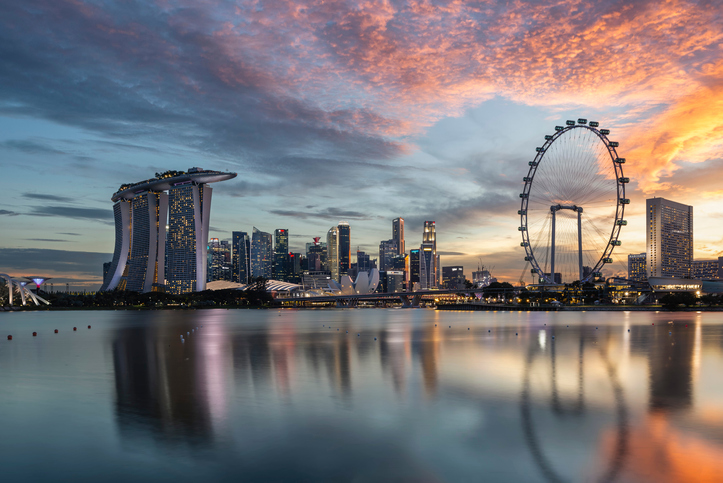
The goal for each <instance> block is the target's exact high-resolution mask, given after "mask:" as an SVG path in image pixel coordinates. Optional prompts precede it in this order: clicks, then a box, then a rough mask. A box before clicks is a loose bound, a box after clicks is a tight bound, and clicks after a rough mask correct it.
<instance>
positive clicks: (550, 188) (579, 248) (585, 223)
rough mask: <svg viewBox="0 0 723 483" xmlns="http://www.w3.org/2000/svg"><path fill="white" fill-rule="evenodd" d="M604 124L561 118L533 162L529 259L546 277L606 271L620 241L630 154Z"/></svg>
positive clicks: (524, 208)
mask: <svg viewBox="0 0 723 483" xmlns="http://www.w3.org/2000/svg"><path fill="white" fill-rule="evenodd" d="M598 126H599V124H598V123H597V122H594V121H591V122H590V123H589V124H588V122H587V120H586V119H578V120H577V123H575V121H567V125H566V126H556V127H555V134H552V135H548V136H545V144H544V145H543V146H542V147H539V148H537V155H536V156H535V159H534V160H533V161H530V162H529V163H528V164H529V165H530V169H529V171H528V173H527V176H525V177H524V178H523V181H524V183H525V187H524V189H523V190H522V193H520V198H521V199H522V203H521V206H520V211H519V212H518V213H519V215H520V219H521V223H520V227H519V230H520V232H521V233H522V243H521V245H522V246H523V247H524V248H525V253H526V255H527V256H526V257H525V260H526V261H527V262H529V263H530V264H531V265H532V273H533V274H537V275H538V276H539V278H540V282H541V283H563V282H567V283H569V282H572V281H575V280H580V281H581V282H586V281H589V280H591V279H593V278H594V277H599V276H601V270H602V267H603V265H604V264H607V263H612V258H610V256H611V255H612V252H613V248H614V247H616V246H619V245H620V241H619V240H618V236H619V234H620V229H621V228H622V226H624V225H626V224H627V221H625V220H624V219H623V214H624V212H625V205H626V204H628V203H630V200H629V199H627V198H625V185H626V184H627V183H628V182H629V179H628V178H625V177H624V176H623V164H624V163H625V158H619V157H618V154H617V152H616V150H615V148H616V147H617V146H618V143H616V142H614V141H610V140H608V138H607V136H608V135H609V134H610V131H609V130H607V129H598ZM611 224H612V229H611V228H610V226H611ZM556 274H559V275H556Z"/></svg>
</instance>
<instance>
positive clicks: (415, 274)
mask: <svg viewBox="0 0 723 483" xmlns="http://www.w3.org/2000/svg"><path fill="white" fill-rule="evenodd" d="M419 254H420V250H419V249H414V250H409V290H410V291H412V290H414V284H415V283H419V280H420V278H419V277H420V272H419Z"/></svg>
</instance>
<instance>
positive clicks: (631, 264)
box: [628, 253, 648, 282]
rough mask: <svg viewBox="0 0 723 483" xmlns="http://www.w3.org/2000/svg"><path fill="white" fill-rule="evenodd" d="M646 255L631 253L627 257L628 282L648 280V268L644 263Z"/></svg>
mask: <svg viewBox="0 0 723 483" xmlns="http://www.w3.org/2000/svg"><path fill="white" fill-rule="evenodd" d="M646 258H647V254H645V253H631V254H630V255H628V280H634V281H636V282H645V281H647V280H648V268H647V264H646V263H645V259H646Z"/></svg>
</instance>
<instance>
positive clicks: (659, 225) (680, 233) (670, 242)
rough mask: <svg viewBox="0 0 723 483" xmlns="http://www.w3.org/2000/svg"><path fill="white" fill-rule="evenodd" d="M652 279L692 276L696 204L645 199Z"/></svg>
mask: <svg viewBox="0 0 723 483" xmlns="http://www.w3.org/2000/svg"><path fill="white" fill-rule="evenodd" d="M645 208H646V210H645V211H646V221H647V223H646V225H647V230H646V239H647V259H646V263H647V269H648V278H651V277H676V278H690V277H691V275H692V271H691V270H692V268H691V267H692V262H693V207H692V206H688V205H684V204H681V203H676V202H675V201H670V200H666V199H665V198H652V199H649V200H647V201H646V202H645Z"/></svg>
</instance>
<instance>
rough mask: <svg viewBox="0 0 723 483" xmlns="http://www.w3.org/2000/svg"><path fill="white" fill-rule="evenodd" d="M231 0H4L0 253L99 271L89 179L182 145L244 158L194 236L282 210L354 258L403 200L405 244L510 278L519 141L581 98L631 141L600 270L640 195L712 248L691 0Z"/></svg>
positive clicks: (716, 247) (98, 183) (713, 27)
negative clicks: (429, 225) (295, 1)
mask: <svg viewBox="0 0 723 483" xmlns="http://www.w3.org/2000/svg"><path fill="white" fill-rule="evenodd" d="M181 3H183V2H181ZM227 8H230V7H226V6H218V5H217V6H213V5H205V4H204V5H195V4H189V5H180V4H179V5H176V6H167V7H158V6H152V7H149V8H148V9H144V10H133V9H130V10H129V9H122V8H120V7H119V6H117V5H114V4H113V3H112V2H110V3H108V4H102V5H99V4H84V3H83V2H79V3H69V2H68V3H66V2H64V1H59V2H44V1H38V2H33V6H32V8H31V7H30V6H28V5H25V4H4V5H2V6H0V13H2V15H0V19H1V20H0V25H1V26H2V28H0V38H1V39H2V40H3V44H4V45H7V46H9V49H10V50H9V51H7V52H8V53H7V54H5V55H3V60H4V62H3V64H2V65H3V67H2V68H0V78H1V79H2V80H3V82H2V83H0V85H1V86H2V87H0V126H1V127H2V129H0V160H1V164H2V166H3V168H4V170H5V176H4V177H3V178H2V179H1V180H0V193H1V194H0V226H1V227H2V230H0V267H3V269H4V270H5V271H7V272H9V273H12V274H16V275H18V276H21V275H27V274H29V273H41V272H42V274H44V275H47V276H50V277H53V278H54V279H55V280H54V281H55V283H58V284H65V283H68V282H69V283H70V284H71V285H72V286H73V287H76V288H87V289H89V290H92V289H94V288H98V287H100V284H101V279H102V271H101V269H100V268H99V267H102V263H104V262H108V261H109V260H111V258H112V251H113V247H114V241H115V239H114V236H115V233H114V226H113V212H112V207H111V206H109V205H110V204H109V203H108V193H111V192H113V191H114V190H115V189H116V188H117V185H118V184H119V183H120V182H123V181H125V180H126V179H127V175H126V173H129V172H133V173H146V172H154V171H156V172H162V171H165V170H170V169H183V168H185V167H187V166H193V165H198V166H206V167H208V168H211V169H218V170H220V171H225V170H229V171H234V172H238V173H239V178H237V179H236V180H232V181H229V182H227V184H226V186H223V187H222V186H219V188H218V189H217V190H216V189H215V191H214V206H213V213H212V216H211V217H212V222H211V226H210V228H209V230H210V233H209V236H210V237H211V238H219V239H222V240H230V239H231V233H232V232H234V231H239V230H240V231H245V232H248V233H250V232H251V228H252V227H253V226H260V227H261V228H262V229H263V231H265V232H271V233H272V232H273V230H275V229H278V228H280V227H281V228H284V229H288V230H289V232H290V233H291V236H290V238H289V251H291V252H303V251H304V250H303V246H304V244H305V243H306V242H307V241H309V240H311V238H312V237H315V236H321V237H322V238H324V239H325V237H326V233H327V231H328V229H329V226H331V225H332V224H334V223H338V222H339V221H341V220H345V221H347V222H349V223H350V225H351V226H352V230H353V232H354V233H353V238H352V245H351V247H350V248H351V253H352V261H353V254H354V253H355V251H356V249H357V247H359V248H360V249H361V250H362V251H365V252H366V253H375V252H376V251H377V247H378V245H379V242H380V240H386V239H389V238H390V233H389V228H388V226H389V222H390V221H391V220H393V219H395V218H398V217H402V218H404V220H405V232H406V237H405V238H406V241H407V247H406V248H407V250H406V251H407V252H409V250H410V249H415V248H416V247H417V245H418V243H420V242H421V240H419V238H420V237H419V236H418V235H417V234H419V233H421V231H422V229H423V224H424V221H425V220H430V219H431V220H436V222H437V225H438V242H439V243H438V247H439V253H440V255H441V258H442V265H444V266H447V265H449V266H463V267H464V268H465V273H471V272H472V271H473V270H474V268H475V267H476V266H477V264H478V262H479V259H480V258H481V259H482V263H483V264H484V265H486V266H488V267H494V271H493V275H494V276H495V277H497V278H498V279H499V280H501V281H508V282H511V283H516V282H517V281H518V279H519V276H520V272H521V271H522V269H523V267H524V261H523V260H522V257H524V255H523V253H522V252H521V251H520V249H519V243H518V239H517V232H516V226H517V220H516V216H515V213H516V210H517V209H518V202H517V201H518V200H517V199H515V197H516V196H517V193H519V190H520V187H521V179H522V177H523V176H524V175H525V171H526V166H527V162H528V161H529V160H530V159H532V157H533V156H534V149H535V147H536V146H538V145H539V144H540V141H541V140H542V139H543V138H544V135H546V134H549V133H550V131H551V130H552V128H553V127H554V126H555V125H556V124H559V123H561V122H563V121H564V120H565V119H577V118H579V117H585V118H589V119H595V120H597V121H600V122H601V125H604V126H605V127H607V128H609V129H610V130H611V132H612V136H613V137H614V138H615V140H617V141H619V142H620V148H619V151H620V153H621V155H622V156H625V157H626V158H627V160H628V163H627V164H626V166H625V170H626V171H625V173H626V176H630V179H631V183H630V185H629V194H628V197H629V198H630V200H631V203H630V205H629V206H628V207H627V208H626V219H627V221H628V225H627V227H626V229H625V230H624V231H623V233H622V237H621V240H622V246H621V247H617V248H616V250H615V252H614V254H613V258H614V262H615V263H613V264H612V267H611V268H612V269H613V271H614V272H616V273H625V272H626V269H627V255H628V254H634V253H642V252H644V251H645V249H646V246H645V200H646V199H648V198H652V197H654V196H664V197H666V198H670V199H673V200H676V201H677V202H680V203H684V204H688V205H692V206H694V207H695V212H696V219H697V220H698V222H697V223H696V225H695V234H694V237H693V240H694V243H695V245H694V258H696V259H716V258H717V257H718V255H720V254H721V253H722V251H721V248H723V235H722V234H721V230H720V229H719V228H718V223H716V221H717V219H718V218H719V216H720V215H719V210H718V205H719V203H720V199H721V197H723V192H721V191H720V189H719V188H718V187H717V185H716V183H715V180H716V176H715V175H714V174H717V173H718V172H720V170H722V169H723V159H722V158H721V156H720V154H719V148H720V145H721V142H722V141H723V138H721V134H720V132H721V124H723V121H721V119H720V116H719V114H718V113H719V106H720V103H721V102H722V99H723V89H721V88H720V82H719V80H718V79H719V78H720V74H721V72H723V63H722V62H721V60H720V58H721V56H720V39H721V38H723V32H722V29H721V25H720V23H719V21H718V20H717V19H716V18H715V17H714V16H713V15H714V14H713V13H712V12H711V11H710V9H706V8H705V7H703V6H697V5H695V4H688V3H685V2H672V3H668V4H665V5H662V6H661V5H660V4H658V3H655V2H636V3H629V2H626V3H624V4H615V3H613V4H595V5H586V6H585V8H584V9H580V8H579V5H578V4H577V3H576V2H562V3H559V4H556V5H555V6H554V7H551V6H545V5H526V4H514V5H497V6H496V7H494V8H490V9H489V10H486V11H485V10H480V9H478V8H476V7H474V6H466V5H464V4H455V5H454V6H451V7H449V8H447V9H444V8H441V7H435V6H429V8H428V9H427V10H424V9H420V8H417V7H415V6H407V7H403V6H397V5H391V4H390V5H386V6H379V5H377V6H374V5H372V6H362V7H359V6H354V5H352V4H348V5H346V4H345V5H341V4H340V5H335V6H334V7H330V6H324V5H317V4H314V3H310V4H309V5H307V6H306V10H305V12H304V13H298V15H300V17H299V18H294V17H293V16H290V15H289V13H288V12H287V11H286V10H284V9H280V8H278V7H276V6H267V7H266V8H265V9H262V10H257V11H254V10H253V9H252V8H249V7H244V6H243V4H242V7H240V8H239V10H238V11H236V10H233V9H232V10H227ZM197 19H203V21H202V22H196V21H195V20H197ZM522 19H524V20H522ZM261 25H264V26H265V27H264V28H261V27H260V26H261ZM501 26H505V28H502V27H501ZM48 33H50V34H51V35H48ZM249 38H254V39H255V43H254V46H253V47H247V46H246V44H248V42H247V40H248V39H249ZM88 39H92V41H88ZM201 39H204V40H201ZM279 39H282V41H279ZM61 46H62V47H61ZM168 49H171V50H168ZM172 51H177V52H183V54H182V55H181V56H180V58H181V59H182V62H178V61H177V60H178V57H177V56H176V55H175V54H172V53H171V52H172ZM9 52H12V55H11V54H10V53H9ZM261 52H264V54H263V55H262V54H261ZM565 52H567V53H569V54H570V55H562V56H561V55H559V54H560V53H565ZM611 57H614V58H615V59H616V64H615V66H614V68H613V66H611V65H610V63H609V62H607V61H605V59H609V58H611ZM209 58H210V59H213V60H212V61H208V62H207V61H206V60H204V59H209ZM257 101H260V102H257ZM70 187H72V188H73V190H72V191H71V190H70ZM525 281H526V282H528V283H529V282H530V280H529V277H527V278H526V279H525Z"/></svg>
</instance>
